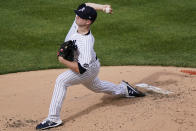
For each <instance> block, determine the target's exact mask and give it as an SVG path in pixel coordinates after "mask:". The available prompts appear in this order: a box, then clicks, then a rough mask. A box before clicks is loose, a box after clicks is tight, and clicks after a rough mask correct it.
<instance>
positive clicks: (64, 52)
mask: <svg viewBox="0 0 196 131" xmlns="http://www.w3.org/2000/svg"><path fill="white" fill-rule="evenodd" d="M76 50H77V45H75V41H72V40H69V41H66V42H64V43H63V44H61V45H60V48H59V50H58V52H57V56H62V57H63V58H64V59H66V60H68V61H74V51H76Z"/></svg>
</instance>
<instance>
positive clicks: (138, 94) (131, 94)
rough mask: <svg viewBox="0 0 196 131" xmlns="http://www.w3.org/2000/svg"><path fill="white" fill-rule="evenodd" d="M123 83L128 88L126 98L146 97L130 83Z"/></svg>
mask: <svg viewBox="0 0 196 131" xmlns="http://www.w3.org/2000/svg"><path fill="white" fill-rule="evenodd" d="M122 83H123V84H124V85H125V86H126V89H127V91H126V94H125V97H144V96H145V94H144V93H143V92H141V91H138V90H137V89H136V88H134V87H133V86H131V85H130V84H129V83H128V82H126V81H122Z"/></svg>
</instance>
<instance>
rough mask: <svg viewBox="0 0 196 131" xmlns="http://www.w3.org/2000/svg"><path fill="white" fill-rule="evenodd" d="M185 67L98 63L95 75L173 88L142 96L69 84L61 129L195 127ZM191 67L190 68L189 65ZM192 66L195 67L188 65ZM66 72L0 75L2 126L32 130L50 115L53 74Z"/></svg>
mask: <svg viewBox="0 0 196 131" xmlns="http://www.w3.org/2000/svg"><path fill="white" fill-rule="evenodd" d="M183 69H185V68H176V67H150V66H122V67H120V66H118V67H102V68H101V71H100V74H99V78H100V79H102V80H107V81H111V82H114V83H120V82H121V80H126V81H128V82H129V83H132V84H133V85H135V84H138V83H147V84H150V85H153V86H156V87H158V88H161V89H164V90H168V91H172V92H174V93H173V94H169V95H164V94H159V93H155V92H152V91H145V90H143V91H144V92H145V93H146V94H147V96H146V97H143V98H129V99H128V98H122V97H117V96H110V95H106V94H102V93H100V94H98V93H94V92H92V91H90V90H88V89H87V88H85V87H83V86H82V85H76V86H73V87H69V88H68V92H67V96H66V99H65V101H64V105H63V108H62V111H61V119H62V120H63V123H64V124H63V125H62V126H60V127H58V128H54V129H51V130H59V131H61V130H62V131H64V130H67V131H130V130H131V131H195V130H196V76H195V75H190V74H185V73H182V72H180V70H183ZM189 69H190V68H189ZM191 70H194V69H191ZM63 71H65V69H58V70H44V71H31V72H23V73H14V74H7V75H0V83H1V84H0V106H1V107H0V111H1V113H0V131H21V130H22V131H31V130H32V131H33V130H35V126H36V124H38V123H39V122H41V121H42V120H43V119H44V118H45V117H46V116H47V114H48V108H49V104H50V100H51V97H52V92H53V88H54V84H55V80H56V77H57V76H58V75H59V74H60V73H62V72H63Z"/></svg>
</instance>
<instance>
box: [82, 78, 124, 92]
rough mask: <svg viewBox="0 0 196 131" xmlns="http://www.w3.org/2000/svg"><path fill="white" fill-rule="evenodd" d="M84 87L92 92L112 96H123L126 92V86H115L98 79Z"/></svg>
mask: <svg viewBox="0 0 196 131" xmlns="http://www.w3.org/2000/svg"><path fill="white" fill-rule="evenodd" d="M84 85H85V86H86V87H87V88H89V89H90V90H92V91H94V92H104V93H108V94H112V95H125V94H126V91H127V90H126V86H125V85H123V84H122V83H120V84H118V85H117V84H114V83H112V82H109V81H102V80H99V78H95V79H94V80H93V81H91V82H89V83H85V84H84Z"/></svg>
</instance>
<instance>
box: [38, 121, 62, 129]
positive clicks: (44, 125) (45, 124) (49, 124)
mask: <svg viewBox="0 0 196 131" xmlns="http://www.w3.org/2000/svg"><path fill="white" fill-rule="evenodd" d="M61 124H62V121H61V120H59V121H57V122H53V121H50V120H44V121H43V122H42V123H40V124H38V125H37V126H36V130H45V129H49V128H53V127H57V126H59V125H61Z"/></svg>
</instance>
